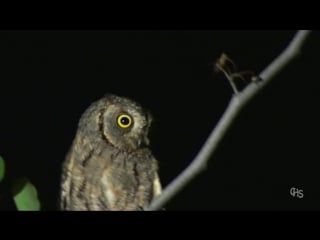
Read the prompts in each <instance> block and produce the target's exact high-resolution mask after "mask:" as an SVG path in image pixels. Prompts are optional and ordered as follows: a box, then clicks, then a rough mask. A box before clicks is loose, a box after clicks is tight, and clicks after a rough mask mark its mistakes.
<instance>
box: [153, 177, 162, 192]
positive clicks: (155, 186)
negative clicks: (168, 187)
mask: <svg viewBox="0 0 320 240" xmlns="http://www.w3.org/2000/svg"><path fill="white" fill-rule="evenodd" d="M161 191H162V188H161V183H160V178H159V175H158V173H156V175H155V177H154V180H153V198H155V197H157V196H159V195H160V194H161Z"/></svg>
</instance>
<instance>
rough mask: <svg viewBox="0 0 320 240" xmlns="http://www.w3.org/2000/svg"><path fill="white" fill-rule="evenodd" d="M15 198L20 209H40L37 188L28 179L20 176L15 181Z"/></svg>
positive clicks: (13, 190)
mask: <svg viewBox="0 0 320 240" xmlns="http://www.w3.org/2000/svg"><path fill="white" fill-rule="evenodd" d="M12 192H13V199H14V202H15V204H16V207H17V209H18V210H19V211H39V210H40V202H39V199H38V194H37V189H36V188H35V186H34V185H33V184H32V183H31V182H30V181H29V180H28V179H27V178H20V179H17V180H15V181H14V183H13V188H12Z"/></svg>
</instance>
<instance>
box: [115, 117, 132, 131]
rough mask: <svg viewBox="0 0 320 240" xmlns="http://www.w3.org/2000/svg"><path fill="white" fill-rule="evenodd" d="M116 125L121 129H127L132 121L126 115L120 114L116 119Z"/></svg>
mask: <svg viewBox="0 0 320 240" xmlns="http://www.w3.org/2000/svg"><path fill="white" fill-rule="evenodd" d="M117 123H118V125H119V127H121V128H128V127H130V126H131V125H132V119H131V117H130V116H129V115H127V114H121V115H120V116H119V117H118V120H117Z"/></svg>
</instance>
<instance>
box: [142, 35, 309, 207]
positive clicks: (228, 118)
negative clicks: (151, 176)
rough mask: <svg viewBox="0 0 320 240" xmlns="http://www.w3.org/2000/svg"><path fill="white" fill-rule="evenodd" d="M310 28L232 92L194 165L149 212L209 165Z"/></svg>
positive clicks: (293, 53) (295, 54) (300, 44)
mask: <svg viewBox="0 0 320 240" xmlns="http://www.w3.org/2000/svg"><path fill="white" fill-rule="evenodd" d="M309 35H310V31H307V30H300V31H298V32H297V33H296V35H295V36H294V38H293V40H292V41H291V43H290V44H289V45H288V47H287V48H286V49H285V50H284V51H283V52H282V53H281V54H280V55H279V56H278V57H277V58H276V59H275V60H274V61H273V62H272V63H271V64H270V65H269V66H267V67H266V69H264V70H263V71H262V72H261V73H260V76H259V77H260V78H261V79H262V81H258V82H257V81H253V82H251V83H250V84H249V85H248V86H247V87H246V88H245V89H244V90H243V91H242V92H240V93H239V94H236V95H233V97H232V98H231V100H230V102H229V105H228V107H227V109H226V110H225V112H224V114H223V115H222V117H221V119H220V120H219V122H218V124H217V125H216V127H215V128H214V129H213V131H212V132H211V134H210V136H209V137H208V139H207V141H206V142H205V143H204V145H203V146H202V148H201V150H200V152H199V153H198V155H197V156H196V158H195V159H194V160H193V161H192V162H191V164H190V165H189V166H188V167H187V168H186V169H185V170H184V171H183V172H182V173H181V174H180V175H179V176H177V177H176V178H175V179H174V180H173V181H172V182H171V183H170V184H169V185H168V186H167V187H166V188H165V189H164V191H163V192H162V194H161V195H160V196H159V197H157V198H156V199H154V200H153V201H152V203H151V204H150V206H149V208H148V209H146V210H148V211H153V210H159V209H161V208H162V207H163V206H164V205H165V204H166V203H167V202H168V201H169V200H170V199H172V198H173V197H174V196H175V195H176V194H177V193H178V192H179V191H181V190H182V189H183V188H184V187H185V186H186V185H187V184H188V183H189V182H190V181H191V180H192V179H193V178H195V177H196V175H198V174H199V173H200V172H201V171H203V170H204V169H205V168H206V165H207V162H208V160H209V159H210V157H211V156H212V153H213V152H214V151H215V150H216V149H217V147H218V144H219V143H220V141H221V139H222V138H223V136H224V135H225V133H226V131H227V130H228V128H229V127H230V125H231V123H232V122H233V121H234V120H235V118H236V116H237V115H238V114H239V112H240V111H241V109H242V108H243V107H244V106H245V105H246V104H247V103H248V102H249V101H250V100H251V99H252V98H253V97H254V96H255V95H256V94H257V93H258V92H260V91H261V90H262V89H263V87H265V86H266V85H267V84H268V83H269V82H270V81H271V80H272V79H273V78H274V77H275V75H276V74H278V73H279V72H280V71H281V70H283V69H284V67H285V66H287V65H288V64H289V63H290V62H291V61H292V60H293V59H294V58H296V57H297V56H298V55H299V53H300V52H301V48H302V46H303V44H304V43H305V41H306V39H307V37H308V36H309Z"/></svg>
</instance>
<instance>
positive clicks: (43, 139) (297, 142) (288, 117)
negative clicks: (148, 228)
mask: <svg viewBox="0 0 320 240" xmlns="http://www.w3.org/2000/svg"><path fill="white" fill-rule="evenodd" d="M294 34H295V31H211V30H210V31H209V30H207V31H204V30H201V31H200V30H194V31H189V30H188V31H187V30H170V31H163V30H161V31H160V30H157V31H150V30H139V31H134V30H130V31H129V30H108V31H106V30H105V31H93V30H90V31H84V30H83V31H75V30H73V31H71V30H64V31H53V30H51V31H40V30H38V31H31V30H28V31H27V30H25V31H1V32H0V90H1V91H0V155H1V156H3V157H4V159H5V161H6V165H7V169H6V170H7V171H6V179H5V181H4V182H3V183H2V186H1V187H2V190H3V191H4V192H5V196H6V197H5V198H4V199H2V202H0V205H1V209H8V210H14V209H15V208H14V205H13V202H12V201H11V200H10V198H9V196H10V195H9V189H10V186H11V184H12V181H13V180H14V179H16V178H18V177H21V176H27V177H28V178H29V179H30V180H31V181H32V182H33V183H34V185H35V186H36V187H37V189H38V191H39V197H40V201H41V204H42V209H43V210H57V198H58V192H59V181H60V173H61V163H62V161H63V160H64V157H65V154H66V152H67V151H68V148H69V147H70V144H71V142H72V140H73V137H74V135H75V131H76V127H77V122H78V120H79V117H80V115H81V114H82V112H83V111H84V110H85V109H86V107H88V106H89V105H90V103H91V102H92V101H94V100H96V99H98V98H100V97H101V96H103V95H104V94H105V93H106V92H111V93H115V94H118V95H121V96H126V97H129V98H132V99H134V100H136V101H138V102H140V103H141V104H142V105H143V106H145V107H146V108H148V109H149V110H150V111H151V112H152V114H153V116H154V119H155V120H154V124H153V127H152V131H151V134H150V137H151V144H152V145H151V148H152V150H153V152H154V154H155V156H156V157H157V159H158V160H159V162H160V176H161V179H162V183H163V185H164V186H165V185H167V184H168V183H169V182H170V181H171V180H172V179H173V178H174V177H175V176H176V175H177V174H179V173H180V172H181V171H182V170H183V169H184V168H185V167H186V166H188V164H189V163H190V162H191V160H192V159H193V157H194V156H195V155H196V154H197V152H198V151H199V149H200V147H201V145H202V144H203V142H204V141H205V139H206V137H207V136H208V134H209V133H210V131H211V129H212V128H213V127H214V126H215V124H216V123H217V121H218V120H219V118H220V116H221V115H222V113H223V111H224V109H225V108H226V106H227V104H228V101H229V99H230V98H231V95H232V91H231V88H230V86H229V84H228V82H227V80H226V79H225V78H224V77H223V75H221V74H214V72H213V63H214V62H215V60H216V59H217V58H218V57H219V56H220V54H221V53H222V52H225V53H227V54H228V55H229V56H230V57H231V58H232V59H233V60H234V62H235V63H236V64H237V66H238V68H239V69H240V70H252V71H255V72H256V73H259V72H260V71H261V70H263V69H264V68H265V67H266V66H267V65H268V64H269V63H270V62H271V61H272V60H273V59H274V58H275V57H276V56H277V55H278V54H279V53H280V52H281V51H282V50H283V49H284V48H285V46H286V45H287V44H288V43H289V42H290V40H291V39H292V37H293V36H294ZM319 42H320V35H319V33H318V32H314V33H313V34H312V35H311V37H310V39H309V40H308V42H307V43H306V47H305V48H304V50H303V53H302V55H301V56H300V58H299V59H298V60H296V61H294V62H293V63H292V64H291V65H290V66H289V67H287V68H286V69H285V70H284V71H282V72H281V73H280V74H279V75H278V76H277V77H276V78H275V79H274V80H273V81H272V82H271V83H270V85H268V86H267V88H265V90H263V92H261V93H260V94H259V95H258V96H257V97H256V98H255V99H254V100H253V101H252V102H251V103H250V104H249V105H248V106H247V107H246V108H245V109H244V110H243V112H242V113H241V114H240V115H239V117H238V118H237V120H236V121H235V123H234V124H233V125H232V127H231V129H230V131H228V133H227V135H226V136H225V138H224V139H223V141H222V142H221V144H220V146H219V148H218V151H217V152H216V153H215V154H214V156H213V157H212V159H211V160H210V162H209V165H208V168H207V170H206V171H205V172H204V173H202V174H201V175H199V176H198V177H197V178H196V179H195V180H194V181H193V182H192V183H190V184H189V185H188V186H187V187H186V188H185V189H184V190H183V191H182V192H181V193H180V194H179V195H178V196H177V197H175V198H174V199H173V200H172V201H171V202H170V203H169V204H168V205H167V206H166V209H167V210H320V204H319V203H320V188H319V180H320V177H319V169H320V168H319V167H320V164H319V161H320V157H319V151H318V148H319V147H318V145H319V144H318V142H319V140H318V136H319V111H320V110H319V103H320V101H319V100H320V96H319V91H320V88H319V73H318V69H319V60H318V59H319V53H320V52H319V50H320V44H319ZM292 187H295V188H298V189H301V190H303V193H304V197H303V198H302V199H299V198H297V197H292V196H291V195H290V189H291V188H292Z"/></svg>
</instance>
